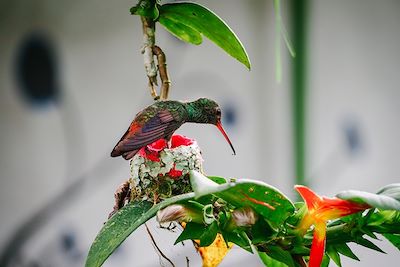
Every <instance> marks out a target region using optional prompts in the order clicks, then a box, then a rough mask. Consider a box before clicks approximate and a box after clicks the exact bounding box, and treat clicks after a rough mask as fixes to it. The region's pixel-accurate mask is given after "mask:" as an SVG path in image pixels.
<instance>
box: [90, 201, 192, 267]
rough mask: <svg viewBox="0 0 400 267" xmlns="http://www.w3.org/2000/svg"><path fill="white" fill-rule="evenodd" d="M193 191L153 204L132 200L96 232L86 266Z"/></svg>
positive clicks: (100, 259)
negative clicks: (163, 209) (159, 212)
mask: <svg viewBox="0 0 400 267" xmlns="http://www.w3.org/2000/svg"><path fill="white" fill-rule="evenodd" d="M193 197H194V193H188V194H184V195H179V196H175V197H172V198H169V199H167V200H164V201H163V202H160V203H158V204H157V205H154V206H153V204H152V203H150V202H147V201H144V202H132V203H129V204H128V205H126V206H125V207H123V208H122V209H121V210H119V211H118V212H117V213H116V214H115V215H114V216H113V217H111V219H110V220H108V221H107V222H106V223H105V224H104V226H103V228H102V229H101V230H100V232H99V233H98V234H97V236H96V239H95V240H94V242H93V244H92V246H91V247H90V250H89V254H88V256H87V258H86V264H85V266H86V267H98V266H101V265H102V264H103V262H104V261H105V260H106V259H107V258H108V257H109V256H110V255H111V253H113V252H114V250H115V249H117V247H118V246H119V245H120V244H121V243H122V242H123V241H124V240H125V239H126V238H127V237H128V236H129V235H130V234H131V233H132V232H133V231H134V230H136V229H137V228H138V227H139V226H140V225H142V224H144V223H145V222H146V221H148V220H149V219H150V218H152V217H153V216H154V215H155V214H156V213H157V211H158V210H160V209H162V208H164V207H166V206H168V205H171V204H174V203H176V202H179V201H184V200H189V199H191V198H193Z"/></svg>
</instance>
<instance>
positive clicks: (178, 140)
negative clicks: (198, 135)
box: [171, 134, 195, 148]
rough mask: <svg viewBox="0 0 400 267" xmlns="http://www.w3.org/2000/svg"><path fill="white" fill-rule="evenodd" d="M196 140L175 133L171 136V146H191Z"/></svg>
mask: <svg viewBox="0 0 400 267" xmlns="http://www.w3.org/2000/svg"><path fill="white" fill-rule="evenodd" d="M194 142H195V140H194V139H190V138H188V137H186V136H183V135H179V134H176V135H173V136H172V138H171V148H175V147H178V146H190V145H192V144H193V143H194Z"/></svg>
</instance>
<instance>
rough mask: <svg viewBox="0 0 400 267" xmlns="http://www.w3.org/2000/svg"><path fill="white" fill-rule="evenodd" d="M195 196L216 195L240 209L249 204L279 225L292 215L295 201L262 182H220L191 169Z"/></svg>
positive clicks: (241, 180) (272, 224)
mask: <svg viewBox="0 0 400 267" xmlns="http://www.w3.org/2000/svg"><path fill="white" fill-rule="evenodd" d="M190 180H191V184H192V188H193V190H194V192H195V194H196V197H201V196H203V195H207V194H214V195H216V196H218V197H220V198H222V199H224V200H225V201H227V202H228V203H230V204H232V205H234V206H235V207H237V208H240V207H244V206H249V207H251V208H253V209H254V211H256V212H257V213H258V214H259V215H261V216H263V217H264V218H265V220H267V221H268V222H269V223H270V224H271V226H272V227H274V228H278V227H279V226H281V225H282V224H283V222H284V221H285V220H286V219H287V218H288V217H289V216H290V215H292V214H293V212H294V206H293V204H292V202H291V201H290V200H289V199H288V198H287V197H286V196H285V195H284V194H283V193H281V192H280V191H279V190H278V189H276V188H275V187H273V186H271V185H268V184H266V183H263V182H259V181H254V180H248V179H240V180H232V181H230V182H229V183H226V184H221V185H219V184H217V183H215V182H213V181H211V180H210V179H208V178H207V177H205V176H204V175H202V174H200V173H199V172H196V171H191V172H190Z"/></svg>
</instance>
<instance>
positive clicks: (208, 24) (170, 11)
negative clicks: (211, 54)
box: [158, 2, 250, 69]
mask: <svg viewBox="0 0 400 267" xmlns="http://www.w3.org/2000/svg"><path fill="white" fill-rule="evenodd" d="M159 11H160V15H159V17H158V21H159V22H160V23H161V25H163V26H164V27H165V28H166V29H167V30H168V31H169V32H170V33H172V34H173V35H175V36H176V37H177V38H179V39H181V40H182V41H185V42H189V43H192V44H196V45H198V44H200V43H201V42H202V39H201V36H200V34H202V35H204V36H205V37H207V38H208V39H210V40H211V41H212V42H214V43H215V44H216V45H218V46H219V47H221V48H222V49H223V50H225V51H226V52H227V53H228V54H229V55H231V56H232V57H234V58H236V59H237V60H238V61H240V62H241V63H243V64H244V65H245V66H246V67H247V68H248V69H250V60H249V57H248V55H247V52H246V50H245V48H244V47H243V45H242V43H241V42H240V40H239V38H238V37H237V36H236V34H235V33H234V32H233V31H232V30H231V28H230V27H229V26H228V25H227V24H226V23H225V22H224V21H223V20H222V19H221V18H220V17H218V15H216V14H215V13H214V12H212V11H211V10H209V9H207V8H206V7H203V6H201V5H199V4H196V3H189V2H179V3H170V4H165V5H162V6H160V8H159Z"/></svg>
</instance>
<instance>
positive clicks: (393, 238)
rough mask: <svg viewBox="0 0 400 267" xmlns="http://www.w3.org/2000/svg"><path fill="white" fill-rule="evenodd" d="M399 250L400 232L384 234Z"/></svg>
mask: <svg viewBox="0 0 400 267" xmlns="http://www.w3.org/2000/svg"><path fill="white" fill-rule="evenodd" d="M383 236H384V237H385V238H386V239H387V240H389V242H390V243H392V244H393V246H395V247H396V248H397V249H398V250H400V234H383Z"/></svg>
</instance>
